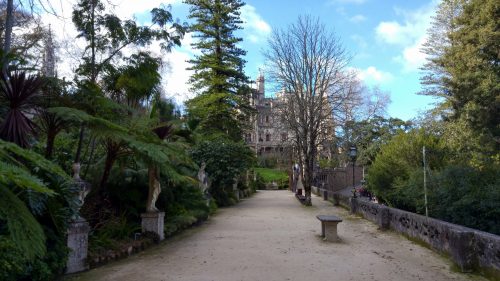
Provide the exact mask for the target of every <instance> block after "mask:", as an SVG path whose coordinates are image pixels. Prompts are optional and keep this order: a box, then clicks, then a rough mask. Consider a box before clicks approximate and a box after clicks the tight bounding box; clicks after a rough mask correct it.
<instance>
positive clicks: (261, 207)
mask: <svg viewBox="0 0 500 281" xmlns="http://www.w3.org/2000/svg"><path fill="white" fill-rule="evenodd" d="M313 197H314V196H313ZM313 205H314V206H313V207H303V206H301V205H300V203H299V202H298V201H297V200H296V199H295V198H294V197H293V195H292V194H291V193H290V192H288V191H260V192H258V193H257V194H256V195H255V196H253V197H252V198H250V199H247V200H245V201H243V202H241V203H239V204H238V205H237V206H235V207H232V208H227V209H223V210H220V211H219V212H218V213H217V215H215V216H214V217H212V218H211V219H210V221H209V222H207V223H206V224H204V225H203V226H201V227H196V228H194V229H191V230H188V231H186V232H184V233H183V234H182V235H180V236H178V237H176V238H174V239H171V240H169V241H166V242H164V243H162V244H161V245H160V246H159V247H156V248H154V249H150V250H147V251H145V252H143V253H140V254H137V255H135V256H133V257H130V258H128V259H125V260H122V261H119V262H115V263H112V264H109V265H106V266H103V267H100V268H97V269H94V270H91V271H89V272H86V273H83V274H80V275H77V276H73V277H72V278H71V280H81V281H90V280H92V281H94V280H96V281H97V280H119V281H129V280H188V281H200V280H207V281H208V280H213V281H225V280H228V281H233V280H234V281H237V280H262V281H271V280H336V281H343V280H355V281H357V280H380V281H382V280H383V281H390V280H405V281H406V280H433V281H440V280H450V281H451V280H485V279H482V278H480V277H477V276H471V275H466V274H461V273H456V272H453V271H452V270H451V269H450V266H451V263H450V262H449V261H448V260H446V259H444V258H442V257H441V256H439V255H438V254H436V253H434V252H432V251H431V250H429V249H427V248H424V247H422V246H419V245H417V244H415V243H413V242H411V241H409V240H407V239H405V238H403V237H401V236H399V235H397V234H395V233H394V232H392V231H386V232H381V231H379V230H377V226H376V225H374V224H373V223H371V222H368V221H366V220H364V219H360V218H358V217H356V216H351V215H349V214H348V212H347V211H346V210H344V209H342V208H339V207H333V206H332V204H331V203H328V202H325V201H322V200H321V199H320V198H319V197H314V198H313ZM317 214H333V215H337V216H340V217H342V218H343V219H344V221H343V222H342V223H340V224H339V227H338V232H339V236H340V237H341V239H342V241H341V242H340V243H327V242H323V241H322V240H321V238H320V236H319V235H320V232H321V231H320V223H319V221H318V220H317V219H316V217H315V216H316V215H317Z"/></svg>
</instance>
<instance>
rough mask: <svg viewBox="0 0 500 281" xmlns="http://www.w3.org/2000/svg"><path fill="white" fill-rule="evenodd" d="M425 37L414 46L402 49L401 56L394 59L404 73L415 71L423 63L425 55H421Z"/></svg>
mask: <svg viewBox="0 0 500 281" xmlns="http://www.w3.org/2000/svg"><path fill="white" fill-rule="evenodd" d="M426 40H427V37H422V38H421V39H420V40H419V41H417V42H415V44H413V45H411V46H408V47H406V48H404V49H403V53H402V55H399V56H397V57H395V58H394V59H395V60H396V61H397V62H400V63H401V64H403V70H404V71H405V72H411V71H417V70H419V69H420V67H421V66H422V65H423V64H424V63H425V61H426V58H427V55H426V54H424V53H422V51H421V50H422V44H424V43H425V41H426Z"/></svg>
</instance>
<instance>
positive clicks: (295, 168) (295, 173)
mask: <svg viewBox="0 0 500 281" xmlns="http://www.w3.org/2000/svg"><path fill="white" fill-rule="evenodd" d="M292 169H293V176H292V184H293V186H292V191H293V192H297V183H298V182H299V175H300V166H299V164H294V165H293V168H292Z"/></svg>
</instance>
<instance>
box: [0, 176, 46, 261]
mask: <svg viewBox="0 0 500 281" xmlns="http://www.w3.org/2000/svg"><path fill="white" fill-rule="evenodd" d="M0 219H1V220H4V221H6V222H7V228H8V230H9V235H10V237H11V239H12V240H13V241H14V243H15V245H16V247H17V248H18V249H19V250H20V252H21V253H23V254H24V255H25V257H26V258H27V259H29V260H33V259H34V258H35V257H42V256H43V255H44V254H45V251H46V248H45V234H44V232H43V229H42V227H41V226H40V224H39V223H38V222H37V220H36V219H35V218H34V217H33V215H32V214H31V212H30V211H29V210H28V208H27V207H26V205H25V204H24V202H23V201H21V200H20V199H19V198H18V197H17V196H16V195H15V194H14V193H12V191H11V190H10V189H9V188H8V187H7V186H5V185H4V184H1V183H0Z"/></svg>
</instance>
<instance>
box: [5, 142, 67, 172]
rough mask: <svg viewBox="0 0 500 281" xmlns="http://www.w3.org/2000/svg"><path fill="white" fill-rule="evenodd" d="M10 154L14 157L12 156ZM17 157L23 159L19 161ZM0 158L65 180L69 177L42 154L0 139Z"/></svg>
mask: <svg viewBox="0 0 500 281" xmlns="http://www.w3.org/2000/svg"><path fill="white" fill-rule="evenodd" d="M12 155H14V156H15V157H12ZM18 159H21V160H24V161H23V162H22V163H21V162H20V161H19V160H18ZM0 160H4V161H5V162H7V163H11V164H14V165H17V166H24V167H30V168H31V169H33V170H42V171H45V172H47V173H49V174H52V175H57V176H59V177H61V178H63V179H66V180H69V179H70V176H69V175H68V174H66V173H65V172H64V171H63V170H62V169H61V167H59V166H58V165H56V164H54V163H53V162H51V161H49V160H47V159H45V158H44V157H43V156H42V155H40V154H38V153H35V152H33V151H29V150H26V149H23V148H21V147H19V146H17V145H16V144H14V143H10V142H6V141H3V140H0Z"/></svg>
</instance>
